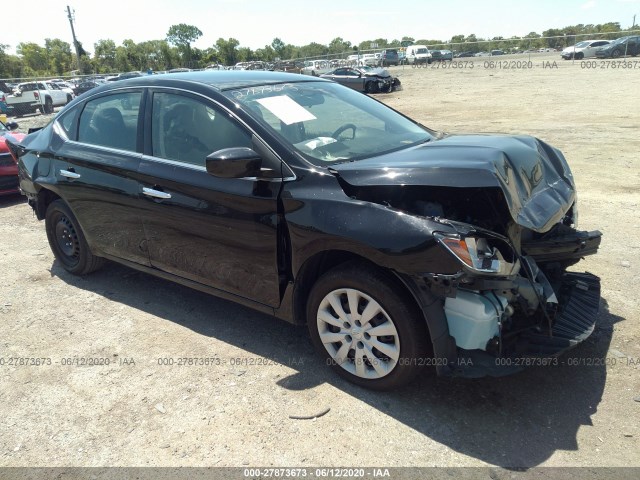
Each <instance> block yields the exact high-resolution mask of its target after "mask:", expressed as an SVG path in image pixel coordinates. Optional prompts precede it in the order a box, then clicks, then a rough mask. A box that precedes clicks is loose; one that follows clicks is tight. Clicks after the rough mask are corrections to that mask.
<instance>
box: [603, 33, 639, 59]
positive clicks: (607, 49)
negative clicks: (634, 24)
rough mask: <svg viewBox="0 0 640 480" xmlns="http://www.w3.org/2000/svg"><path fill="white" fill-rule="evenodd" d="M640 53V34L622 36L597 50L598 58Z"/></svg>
mask: <svg viewBox="0 0 640 480" xmlns="http://www.w3.org/2000/svg"><path fill="white" fill-rule="evenodd" d="M639 53H640V36H637V35H635V36H628V37H621V38H618V39H616V40H614V41H613V42H611V43H609V44H608V45H605V46H603V47H600V48H598V49H597V50H596V57H598V58H620V57H624V56H625V55H631V56H632V57H635V56H637V55H638V54H639Z"/></svg>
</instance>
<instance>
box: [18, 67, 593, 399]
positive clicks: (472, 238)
mask: <svg viewBox="0 0 640 480" xmlns="http://www.w3.org/2000/svg"><path fill="white" fill-rule="evenodd" d="M124 99H126V100H127V101H126V102H125V101H124ZM125 103H126V104H127V105H129V108H124V107H123V105H124V104H125ZM9 148H10V150H11V152H12V153H13V155H15V156H16V157H17V158H18V159H19V178H20V186H21V190H22V192H23V193H24V194H25V195H26V197H27V200H28V202H29V205H30V206H31V207H32V208H33V210H34V212H35V215H36V217H37V218H38V219H40V220H44V222H45V228H44V230H45V231H46V233H47V238H48V240H49V244H50V246H51V249H52V251H53V254H54V255H55V258H56V262H57V264H58V265H59V266H60V267H61V268H64V269H65V270H67V271H68V272H70V273H72V274H75V275H86V274H88V273H90V272H92V271H95V270H97V269H98V268H100V267H101V266H102V265H103V264H104V259H111V260H113V261H115V262H119V263H122V264H124V265H126V266H128V267H131V268H135V269H138V270H140V271H143V272H147V273H149V274H153V275H158V276H160V277H162V278H164V279H167V280H173V281H176V282H178V283H180V284H183V285H186V286H189V287H192V288H195V289H198V290H200V291H203V292H207V293H210V294H213V295H217V296H220V297H223V298H226V299H230V300H233V301H235V302H239V303H241V304H243V305H246V306H249V307H251V308H254V309H257V310H259V311H261V312H265V313H269V314H271V315H276V316H278V317H280V318H282V319H285V320H287V321H290V322H293V323H297V324H306V325H307V326H308V328H309V333H310V336H311V339H312V342H313V344H314V345H315V346H316V348H317V349H318V351H319V352H321V354H322V355H323V356H324V357H325V360H326V363H327V365H330V366H331V368H333V369H334V370H335V371H336V372H337V373H338V374H340V375H342V376H343V377H345V378H346V379H348V380H349V381H352V382H354V383H356V384H358V385H361V386H364V387H369V388H373V389H379V390H384V389H387V390H388V389H395V388H398V387H400V386H402V385H405V384H406V383H408V382H409V381H410V380H411V379H412V378H413V377H414V376H415V375H416V374H417V373H418V372H419V371H422V369H423V366H424V365H427V366H429V365H431V366H432V367H435V371H436V372H437V373H438V374H439V375H442V376H482V375H487V374H494V375H495V374H497V375H500V374H504V373H509V372H513V371H516V370H518V369H521V368H524V366H526V365H548V364H549V363H547V362H548V361H547V362H544V363H543V362H542V359H549V358H552V357H555V356H557V355H560V354H561V353H562V352H564V351H566V350H568V349H570V348H572V347H574V346H575V345H577V344H578V343H580V342H582V341H584V340H585V339H586V338H588V337H589V335H590V334H591V333H592V332H593V330H594V328H595V322H596V319H597V317H598V306H599V303H600V281H599V279H598V278H597V277H596V276H594V275H591V274H587V273H578V272H577V271H576V268H575V264H577V263H578V262H579V261H580V260H581V259H582V258H583V257H585V256H587V255H591V254H595V253H596V251H597V249H598V247H599V244H600V239H601V234H600V232H598V231H590V232H587V231H578V230H577V229H576V219H577V215H578V212H577V205H576V198H577V194H576V187H575V183H574V180H573V175H572V173H571V170H570V168H569V165H568V163H567V161H566V160H565V158H564V156H563V155H562V153H561V152H560V151H559V150H558V149H556V148H554V147H552V146H551V145H549V144H547V143H545V142H543V141H541V140H538V139H536V138H534V137H531V136H527V135H517V136H511V135H489V134H482V135H469V134H467V135H453V134H444V133H441V132H436V131H434V130H431V129H428V128H426V127H424V126H422V125H421V124H419V123H418V122H415V121H413V120H411V119H410V118H408V117H406V116H404V115H402V114H400V113H398V112H396V111H395V110H393V109H391V108H389V107H387V106H385V105H384V104H382V103H381V102H378V101H377V100H374V99H372V98H370V97H369V96H367V95H363V94H361V93H358V92H355V91H353V90H351V89H349V88H345V87H344V86H342V85H338V84H337V83H334V82H330V81H327V80H324V79H321V78H313V77H309V76H304V75H295V74H286V73H279V72H278V73H276V72H263V71H252V72H247V71H202V72H190V73H181V74H167V75H161V76H147V77H141V78H137V79H131V80H127V81H126V83H124V82H123V83H122V84H109V85H104V86H102V87H99V88H97V89H96V90H95V91H94V93H93V94H92V95H90V96H88V95H85V96H83V97H79V98H77V99H75V100H74V101H73V102H72V103H71V104H70V105H69V106H67V107H66V108H65V109H64V110H63V111H62V112H60V113H59V114H58V115H57V116H56V118H55V119H54V120H53V121H52V122H50V123H49V124H48V125H47V126H46V127H44V128H43V129H42V130H40V131H38V132H36V133H33V134H31V135H28V136H27V137H25V138H24V139H22V140H20V141H19V142H15V141H13V142H12V141H11V140H10V141H9ZM43 268H44V266H43ZM568 268H571V271H568V270H567V269H568ZM141 281H143V280H141ZM83 282H84V283H90V282H91V280H90V279H89V278H86V279H85V280H83ZM177 294H178V295H179V292H178V293H177ZM228 327H229V328H233V322H229V324H228ZM112 328H119V327H118V324H117V323H114V324H113V325H112ZM148 336H149V337H153V332H152V331H149V332H148ZM281 340H282V339H281V338H280V336H276V335H274V336H270V337H264V338H257V339H256V338H254V339H252V341H254V342H263V343H264V342H276V341H278V342H280V341H281ZM265 348H266V347H265ZM532 359H538V361H532ZM427 362H429V363H427ZM550 381H551V379H550V377H549V378H546V379H545V388H550V389H551V386H550V383H549V382H550ZM561 388H562V386H561V385H557V386H556V390H557V389H561ZM550 391H553V389H551V390H550Z"/></svg>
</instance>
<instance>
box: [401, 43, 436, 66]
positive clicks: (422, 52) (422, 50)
mask: <svg viewBox="0 0 640 480" xmlns="http://www.w3.org/2000/svg"><path fill="white" fill-rule="evenodd" d="M404 53H405V56H406V59H407V63H408V64H409V65H414V64H417V63H431V52H430V51H429V49H428V48H427V46H426V45H409V46H408V47H407V49H406V50H405V52H404Z"/></svg>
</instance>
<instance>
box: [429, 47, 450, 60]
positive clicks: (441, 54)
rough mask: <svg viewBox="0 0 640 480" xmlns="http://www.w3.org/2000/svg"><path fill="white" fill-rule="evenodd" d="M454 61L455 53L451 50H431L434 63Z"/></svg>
mask: <svg viewBox="0 0 640 480" xmlns="http://www.w3.org/2000/svg"><path fill="white" fill-rule="evenodd" d="M447 60H449V61H451V60H453V52H452V51H451V50H431V61H432V62H444V61H447Z"/></svg>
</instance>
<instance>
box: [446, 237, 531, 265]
mask: <svg viewBox="0 0 640 480" xmlns="http://www.w3.org/2000/svg"><path fill="white" fill-rule="evenodd" d="M434 237H435V238H436V240H437V241H438V242H440V244H441V245H442V246H444V248H446V249H447V250H448V251H449V252H451V253H452V254H453V256H455V257H456V258H457V259H458V261H460V263H462V265H463V266H464V267H466V268H468V269H469V270H471V271H472V272H475V273H481V274H485V275H504V276H509V275H513V274H515V273H517V272H518V270H520V262H519V260H517V258H516V257H515V252H513V249H512V248H511V246H510V245H509V244H507V243H506V242H505V241H503V240H499V239H494V238H485V237H478V236H466V237H462V236H459V235H444V234H441V233H438V232H436V233H434ZM496 244H501V245H500V246H501V248H502V250H503V251H505V253H507V256H508V258H505V256H504V254H503V253H502V251H501V250H500V249H498V247H497V245H496Z"/></svg>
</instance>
